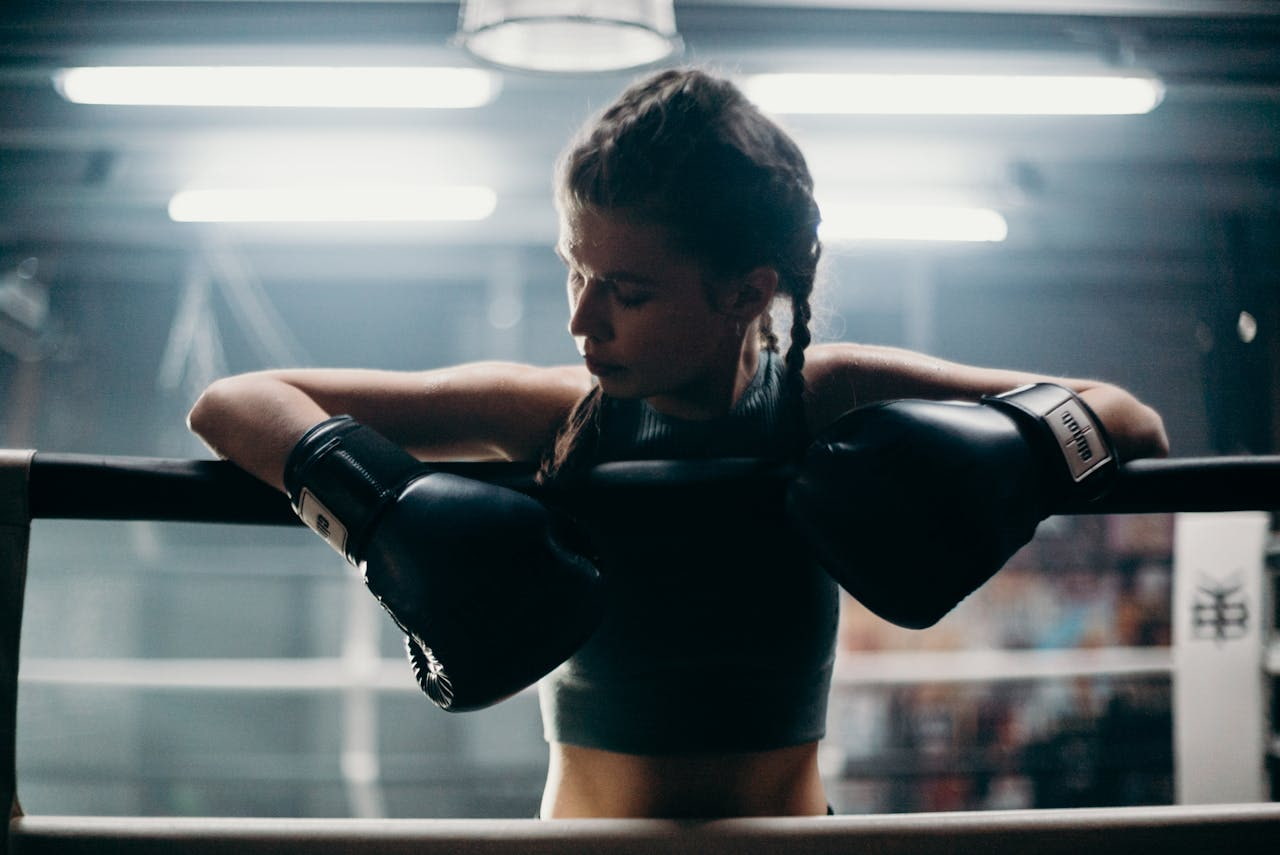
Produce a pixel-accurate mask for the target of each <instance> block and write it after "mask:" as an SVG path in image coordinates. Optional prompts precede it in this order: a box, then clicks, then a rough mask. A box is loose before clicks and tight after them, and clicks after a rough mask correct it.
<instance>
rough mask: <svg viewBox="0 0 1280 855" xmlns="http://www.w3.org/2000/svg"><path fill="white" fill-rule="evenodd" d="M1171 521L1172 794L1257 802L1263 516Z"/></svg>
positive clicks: (1261, 782)
mask: <svg viewBox="0 0 1280 855" xmlns="http://www.w3.org/2000/svg"><path fill="white" fill-rule="evenodd" d="M1176 526H1177V527H1176V529H1175V538H1174V583H1173V608H1174V615H1173V633H1174V635H1173V652H1174V675H1175V676H1174V687H1173V688H1174V710H1175V716H1174V742H1175V744H1174V757H1175V758H1177V764H1176V768H1175V771H1174V783H1175V787H1176V790H1177V796H1176V800H1177V802H1178V803H1180V804H1211V803H1226V802H1241V803H1246V802H1264V801H1267V800H1268V798H1267V789H1266V764H1265V758H1266V753H1267V749H1266V730H1267V726H1266V722H1265V709H1266V702H1265V695H1264V692H1263V689H1264V670H1263V647H1264V637H1265V631H1266V626H1265V621H1266V614H1265V609H1264V608H1263V603H1264V601H1265V590H1264V575H1265V574H1264V572H1263V570H1264V563H1265V553H1266V542H1267V538H1268V536H1269V530H1270V514H1268V513H1264V512H1260V511H1239V512H1233V513H1183V514H1179V515H1178V517H1177V523H1176Z"/></svg>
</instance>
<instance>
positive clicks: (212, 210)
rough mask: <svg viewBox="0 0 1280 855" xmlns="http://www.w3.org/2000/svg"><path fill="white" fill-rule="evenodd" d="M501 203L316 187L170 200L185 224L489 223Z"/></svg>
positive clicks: (474, 194)
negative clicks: (484, 220) (489, 218)
mask: <svg viewBox="0 0 1280 855" xmlns="http://www.w3.org/2000/svg"><path fill="white" fill-rule="evenodd" d="M497 202H498V198H497V195H496V194H495V193H494V192H493V190H491V189H489V188H488V187H440V186H406V185H376V184H355V185H336V186H335V185H330V186H321V185H313V186H307V187H274V188H257V187H255V188H244V189H199V190H183V191H181V192H179V193H175V194H174V196H173V198H172V199H170V200H169V217H170V219H172V220H174V221H176V222H180V223H272V222H274V223H325V222H329V223H351V222H422V221H444V220H458V221H470V220H483V219H485V218H487V217H488V216H489V215H490V214H492V213H493V211H494V208H495V207H496V206H497Z"/></svg>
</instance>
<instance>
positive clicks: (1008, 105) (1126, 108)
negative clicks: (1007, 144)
mask: <svg viewBox="0 0 1280 855" xmlns="http://www.w3.org/2000/svg"><path fill="white" fill-rule="evenodd" d="M743 89H744V91H745V92H746V93H747V96H748V97H750V98H751V99H752V100H753V101H755V102H756V103H757V104H758V105H759V106H760V107H761V109H763V110H766V111H768V112H772V113H855V114H858V113H860V114H878V115H889V114H897V115H903V114H925V115H957V114H960V115H1116V114H1133V113H1147V112H1150V111H1151V110H1153V109H1155V107H1156V106H1157V105H1158V104H1159V103H1160V101H1161V100H1162V99H1163V98H1164V86H1163V85H1162V84H1161V83H1160V81H1159V80H1156V79H1154V78H1151V77H1142V76H1131V77H1121V76H1105V75H1104V76H1080V75H1072V76H1066V75H984V74H759V75H754V76H751V77H748V78H746V80H744V82H743Z"/></svg>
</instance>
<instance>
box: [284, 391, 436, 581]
mask: <svg viewBox="0 0 1280 855" xmlns="http://www.w3.org/2000/svg"><path fill="white" fill-rule="evenodd" d="M423 468H424V467H423V465H422V463H421V462H419V461H418V460H417V459H416V458H414V457H413V456H412V455H411V454H409V453H408V452H406V451H405V450H404V449H402V448H400V447H399V446H398V445H396V444H395V443H393V442H391V441H390V440H388V439H387V438H386V437H384V436H382V435H381V434H379V433H378V432H377V431H375V430H373V429H372V428H370V427H366V426H365V425H362V424H360V423H359V422H357V421H356V420H355V419H353V418H352V417H351V416H345V415H344V416H334V417H333V418H330V419H326V420H325V421H323V422H320V423H319V424H317V425H315V426H314V427H312V428H311V429H310V430H308V431H307V432H306V433H305V434H304V435H303V437H302V439H300V440H299V441H298V443H297V445H295V446H294V447H293V450H292V451H291V452H290V454H289V459H288V461H287V462H286V464H285V471H284V484H285V491H286V492H287V493H288V496H289V501H290V502H291V503H292V505H293V509H294V511H295V512H296V513H297V514H298V516H299V517H300V518H301V519H302V521H303V522H304V523H306V524H307V526H308V527H310V528H311V530H312V531H314V532H315V533H316V534H318V535H320V536H321V537H322V538H324V540H325V542H326V543H328V544H329V545H330V546H331V547H333V548H334V549H335V550H337V551H338V553H339V554H341V555H342V556H343V557H344V558H346V559H347V561H349V562H350V563H351V564H352V565H353V566H356V567H358V566H359V565H360V561H361V560H362V558H363V556H364V546H365V541H366V540H367V537H368V533H369V531H370V530H371V528H372V526H373V523H374V522H375V520H376V518H377V517H378V515H379V514H380V513H381V511H382V508H383V507H384V506H385V505H386V503H387V502H388V501H390V500H391V499H393V498H395V496H396V495H398V494H399V492H400V490H401V489H402V488H403V487H404V485H405V484H406V483H407V482H408V481H409V480H410V479H411V478H413V477H414V476H415V475H418V474H421V473H422V471H423Z"/></svg>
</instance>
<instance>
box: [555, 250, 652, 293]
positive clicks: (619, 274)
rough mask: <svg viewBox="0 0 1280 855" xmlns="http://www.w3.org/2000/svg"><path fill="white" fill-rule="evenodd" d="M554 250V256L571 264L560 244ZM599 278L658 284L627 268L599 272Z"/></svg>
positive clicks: (566, 263) (640, 283)
mask: <svg viewBox="0 0 1280 855" xmlns="http://www.w3.org/2000/svg"><path fill="white" fill-rule="evenodd" d="M555 252H556V256H557V257H559V259H560V260H561V261H563V262H564V263H565V265H566V266H569V267H571V266H572V262H570V260H569V257H568V256H567V255H566V254H565V252H564V250H562V249H561V248H560V244H556V245H555ZM600 278H601V279H605V280H608V281H610V282H623V283H626V284H628V285H649V286H653V285H657V284H658V280H657V279H655V278H653V277H652V276H645V275H643V274H640V273H633V272H631V271H629V270H613V271H606V272H605V273H603V274H601V276H600Z"/></svg>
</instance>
